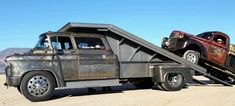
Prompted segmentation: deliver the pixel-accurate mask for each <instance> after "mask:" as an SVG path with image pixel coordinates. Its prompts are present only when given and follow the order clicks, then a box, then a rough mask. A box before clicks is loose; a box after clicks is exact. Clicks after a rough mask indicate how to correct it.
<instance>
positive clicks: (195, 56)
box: [162, 31, 235, 79]
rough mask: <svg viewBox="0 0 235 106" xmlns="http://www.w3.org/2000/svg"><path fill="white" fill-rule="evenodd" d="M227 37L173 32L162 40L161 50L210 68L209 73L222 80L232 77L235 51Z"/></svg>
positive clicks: (234, 71) (220, 33)
mask: <svg viewBox="0 0 235 106" xmlns="http://www.w3.org/2000/svg"><path fill="white" fill-rule="evenodd" d="M234 47H235V46H234V45H231V44H230V38H229V36H228V35H226V34H224V33H222V32H218V31H212V32H204V33H201V34H199V35H197V36H194V35H192V34H188V33H185V32H182V31H173V32H172V33H171V35H170V37H169V38H164V39H163V42H162V48H165V49H166V50H168V51H171V52H173V53H175V54H177V55H179V56H181V57H183V58H184V59H186V60H188V61H190V62H192V63H194V64H199V65H201V66H204V67H206V68H210V69H209V70H208V71H209V73H211V74H213V75H214V76H217V77H220V78H222V79H227V78H228V76H229V77H233V78H235V77H234V74H235V55H234V53H235V51H234Z"/></svg>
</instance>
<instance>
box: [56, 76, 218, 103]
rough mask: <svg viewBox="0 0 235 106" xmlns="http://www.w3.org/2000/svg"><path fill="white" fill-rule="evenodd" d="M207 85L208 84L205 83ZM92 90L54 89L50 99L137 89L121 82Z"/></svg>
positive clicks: (185, 87)
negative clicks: (108, 89)
mask: <svg viewBox="0 0 235 106" xmlns="http://www.w3.org/2000/svg"><path fill="white" fill-rule="evenodd" d="M204 82H205V83H207V84H210V86H221V85H217V84H216V85H211V84H214V83H213V82H211V81H208V80H204ZM189 86H203V85H202V84H199V83H196V82H187V85H185V86H184V87H183V89H188V87H189ZM205 86H208V85H205ZM92 89H93V90H94V91H89V90H88V88H74V89H56V90H55V92H54V94H53V96H52V98H51V100H55V99H60V98H64V97H75V96H88V95H100V94H102V95H103V94H111V93H112V94H113V93H122V92H123V91H130V90H138V89H139V88H136V87H135V86H134V85H133V84H123V85H122V86H113V87H111V89H112V90H111V91H103V89H102V87H96V88H92ZM149 89H152V90H160V91H164V90H163V89H162V88H161V87H160V86H159V85H154V86H153V87H152V88H149Z"/></svg>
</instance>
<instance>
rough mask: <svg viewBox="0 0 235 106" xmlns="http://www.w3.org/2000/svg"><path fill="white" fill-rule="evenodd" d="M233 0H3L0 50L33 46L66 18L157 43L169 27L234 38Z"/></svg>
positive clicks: (234, 8) (168, 31)
mask: <svg viewBox="0 0 235 106" xmlns="http://www.w3.org/2000/svg"><path fill="white" fill-rule="evenodd" d="M234 4H235V1H234V0H112V1H111V0H18V1H16V0H15V1H13V0H1V1H0V40H1V41H0V50H4V49H6V48H9V47H21V48H23V47H29V48H30V47H31V48H32V47H34V45H35V43H36V42H37V40H38V36H39V35H40V34H41V33H44V32H47V31H49V30H50V31H57V30H58V29H59V28H61V27H62V26H63V25H65V24H66V23H68V22H85V23H109V24H114V25H116V26H118V27H121V28H123V29H125V30H127V31H129V32H131V33H133V34H136V35H137V36H139V37H141V38H144V39H145V40H148V41H150V42H152V43H154V44H156V45H160V43H161V39H162V37H164V36H169V34H170V33H171V31H172V30H182V31H185V32H188V33H192V34H198V33H201V32H205V31H222V32H224V33H226V34H228V35H230V37H231V42H232V43H234V44H235V14H234V13H235V6H234Z"/></svg>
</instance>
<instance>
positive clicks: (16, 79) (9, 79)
mask: <svg viewBox="0 0 235 106" xmlns="http://www.w3.org/2000/svg"><path fill="white" fill-rule="evenodd" d="M5 74H6V81H5V83H4V85H5V86H7V87H8V86H19V84H20V79H21V77H20V76H12V75H11V67H10V66H7V67H6V68H5Z"/></svg>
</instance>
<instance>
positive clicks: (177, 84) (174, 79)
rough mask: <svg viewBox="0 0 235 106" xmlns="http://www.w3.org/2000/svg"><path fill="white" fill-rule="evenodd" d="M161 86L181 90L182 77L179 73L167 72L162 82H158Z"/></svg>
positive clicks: (165, 88) (170, 89) (167, 89)
mask: <svg viewBox="0 0 235 106" xmlns="http://www.w3.org/2000/svg"><path fill="white" fill-rule="evenodd" d="M160 84H161V86H162V88H163V89H164V90H166V91H178V90H181V89H182V87H183V85H184V78H183V75H182V74H179V73H167V75H166V76H165V78H164V82H162V83H160Z"/></svg>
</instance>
